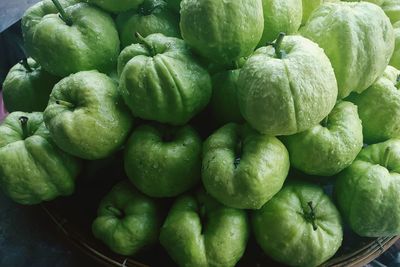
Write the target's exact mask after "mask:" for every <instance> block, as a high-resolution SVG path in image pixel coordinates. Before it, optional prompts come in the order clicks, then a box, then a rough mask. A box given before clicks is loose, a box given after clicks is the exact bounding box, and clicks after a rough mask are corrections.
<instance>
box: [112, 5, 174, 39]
mask: <svg viewBox="0 0 400 267" xmlns="http://www.w3.org/2000/svg"><path fill="white" fill-rule="evenodd" d="M147 2H148V3H147ZM116 24H117V28H118V32H119V34H120V39H121V46H122V47H127V46H129V45H131V44H136V43H138V42H139V40H138V39H137V38H136V36H135V33H136V32H138V33H140V34H141V35H142V36H143V37H147V36H148V35H150V34H153V33H162V34H164V35H165V36H170V37H178V38H179V37H180V30H179V22H178V17H177V16H176V14H175V13H174V12H173V11H171V10H170V9H169V8H168V7H167V5H166V4H165V2H163V1H160V0H147V1H146V2H145V4H143V5H142V6H140V7H139V9H138V10H130V11H127V12H124V13H121V14H119V15H118V17H117V19H116Z"/></svg>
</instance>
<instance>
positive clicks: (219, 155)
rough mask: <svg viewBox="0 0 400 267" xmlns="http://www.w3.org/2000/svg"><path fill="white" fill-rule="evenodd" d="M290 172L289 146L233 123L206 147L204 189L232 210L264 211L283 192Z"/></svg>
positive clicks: (215, 135) (207, 142)
mask: <svg viewBox="0 0 400 267" xmlns="http://www.w3.org/2000/svg"><path fill="white" fill-rule="evenodd" d="M288 171H289V155H288V152H287V150H286V148H285V146H284V145H283V144H282V143H281V142H280V141H279V140H278V139H277V138H275V137H271V136H267V135H261V134H259V133H257V132H256V131H254V130H253V129H251V128H250V127H249V126H247V125H242V126H240V125H237V124H234V123H229V124H227V125H225V126H223V127H222V128H220V129H219V130H217V131H216V132H215V133H214V134H212V135H211V136H210V137H209V138H208V139H207V140H206V142H205V143H204V145H203V166H202V179H203V185H204V187H205V188H206V190H207V192H208V193H209V194H210V195H212V196H213V197H214V198H216V199H217V200H218V201H219V202H221V203H223V204H224V205H226V206H228V207H233V208H239V209H259V208H261V207H262V206H263V205H264V204H265V203H266V202H267V201H268V200H270V199H271V198H272V197H273V196H274V195H275V194H276V193H277V192H278V191H279V190H280V189H281V188H282V185H283V183H284V181H285V179H286V176H287V174H288Z"/></svg>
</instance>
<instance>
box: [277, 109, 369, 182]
mask: <svg viewBox="0 0 400 267" xmlns="http://www.w3.org/2000/svg"><path fill="white" fill-rule="evenodd" d="M283 143H284V144H285V145H286V147H287V149H288V151H289V155H290V163H291V164H292V166H294V167H295V168H296V169H299V170H301V171H302V172H304V173H306V174H310V175H320V176H332V175H335V174H337V173H339V172H340V171H342V170H343V169H345V168H346V167H348V166H349V165H350V164H351V163H352V162H353V160H354V159H355V158H356V157H357V155H358V153H359V152H360V151H361V148H362V146H363V133H362V124H361V120H360V118H359V116H358V112H357V106H355V105H354V104H352V103H350V102H346V101H342V102H339V103H338V104H337V105H336V106H335V107H334V109H333V110H332V112H331V113H330V114H329V116H328V118H327V124H326V125H324V123H321V124H318V125H315V126H314V127H312V128H310V129H309V130H306V131H304V132H301V133H298V134H295V135H292V136H286V137H284V138H283Z"/></svg>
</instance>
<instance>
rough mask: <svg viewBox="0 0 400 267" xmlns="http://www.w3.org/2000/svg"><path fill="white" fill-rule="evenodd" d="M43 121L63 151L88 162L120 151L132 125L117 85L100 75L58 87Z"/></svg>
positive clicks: (87, 74) (92, 73) (91, 74)
mask: <svg viewBox="0 0 400 267" xmlns="http://www.w3.org/2000/svg"><path fill="white" fill-rule="evenodd" d="M57 101H65V102H68V103H70V104H72V106H71V107H68V106H67V105H64V104H57ZM44 121H45V123H46V126H47V127H48V128H49V131H50V134H51V136H52V138H53V139H54V141H55V143H56V144H57V145H58V146H59V147H60V148H61V149H63V150H64V151H66V152H68V153H70V154H72V155H75V156H77V157H80V158H83V159H88V160H95V159H102V158H106V157H108V156H110V155H111V154H112V153H114V152H115V151H117V150H118V149H119V148H120V147H121V146H122V145H123V143H124V142H125V139H126V138H127V136H128V134H129V132H130V129H131V127H132V122H133V120H132V118H131V116H130V114H129V110H128V109H127V108H126V106H125V105H124V103H123V101H122V99H121V97H120V95H119V94H118V90H117V84H116V82H114V81H113V80H112V79H111V78H109V77H107V76H106V75H105V74H101V73H99V72H97V71H82V72H79V73H76V74H73V75H71V76H69V77H67V78H64V79H62V80H61V81H60V82H59V83H57V84H56V85H55V87H54V89H53V92H52V93H51V95H50V101H49V105H48V106H47V108H46V110H45V111H44Z"/></svg>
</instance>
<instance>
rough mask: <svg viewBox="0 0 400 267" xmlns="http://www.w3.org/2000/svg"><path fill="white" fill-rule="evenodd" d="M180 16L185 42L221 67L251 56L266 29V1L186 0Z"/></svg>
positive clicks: (182, 3)
mask: <svg viewBox="0 0 400 267" xmlns="http://www.w3.org/2000/svg"><path fill="white" fill-rule="evenodd" d="M221 10H222V11H224V12H221ZM180 14H181V21H180V27H181V33H182V37H183V39H184V40H185V41H186V42H187V43H188V44H189V45H190V46H191V47H193V48H194V49H195V50H196V51H197V52H198V53H199V54H200V55H201V56H203V57H205V58H207V59H209V60H210V61H212V62H216V63H218V64H220V65H224V64H228V65H229V64H231V62H233V61H235V60H237V59H239V58H241V57H246V56H248V55H250V54H251V53H252V52H253V50H254V48H255V47H256V46H257V44H258V43H259V41H260V39H261V36H262V33H263V29H264V19H263V8H262V0H183V1H182V2H181V11H180Z"/></svg>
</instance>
